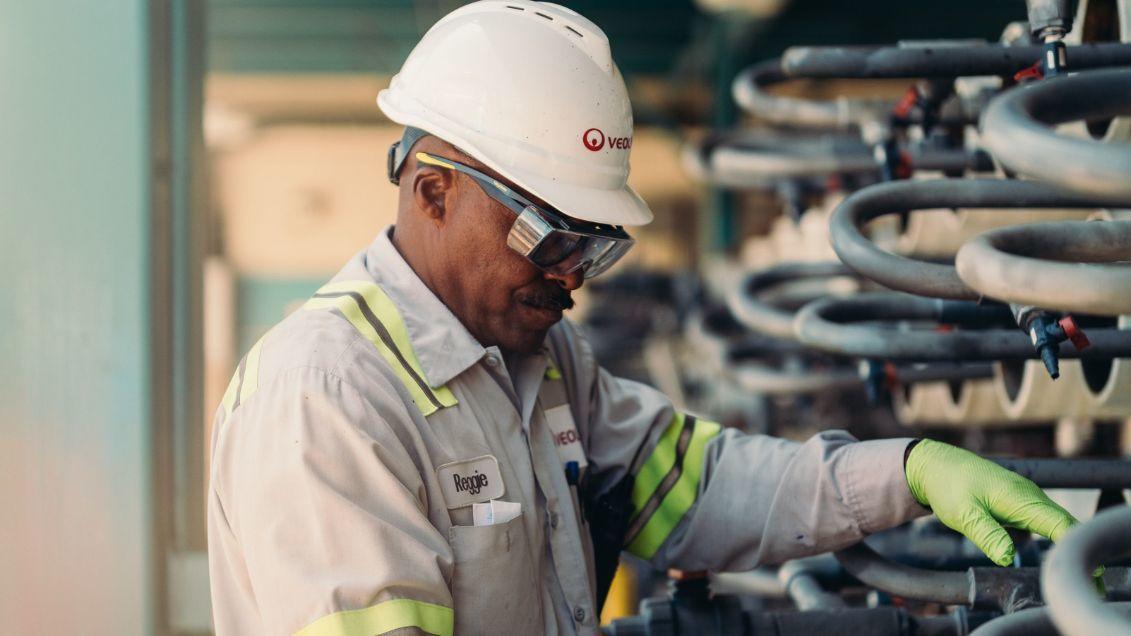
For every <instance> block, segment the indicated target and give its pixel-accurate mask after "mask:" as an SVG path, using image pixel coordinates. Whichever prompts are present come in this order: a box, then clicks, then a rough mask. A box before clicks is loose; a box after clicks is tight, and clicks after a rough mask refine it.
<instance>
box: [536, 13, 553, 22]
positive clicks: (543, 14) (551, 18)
mask: <svg viewBox="0 0 1131 636" xmlns="http://www.w3.org/2000/svg"><path fill="white" fill-rule="evenodd" d="M534 15H540V16H542V17H543V18H546V19H547V20H549V21H551V22H553V21H554V18H553V17H551V16H548V15H546V14H545V13H542V12H541V11H535V12H534Z"/></svg>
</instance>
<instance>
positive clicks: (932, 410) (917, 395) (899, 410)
mask: <svg viewBox="0 0 1131 636" xmlns="http://www.w3.org/2000/svg"><path fill="white" fill-rule="evenodd" d="M950 404H951V397H950V385H949V384H948V383H946V382H917V383H915V384H910V385H904V386H901V387H899V388H898V389H897V390H895V391H893V392H892V409H893V410H894V411H895V419H897V420H899V423H900V424H903V425H904V426H945V425H947V417H946V411H947V407H948V406H950Z"/></svg>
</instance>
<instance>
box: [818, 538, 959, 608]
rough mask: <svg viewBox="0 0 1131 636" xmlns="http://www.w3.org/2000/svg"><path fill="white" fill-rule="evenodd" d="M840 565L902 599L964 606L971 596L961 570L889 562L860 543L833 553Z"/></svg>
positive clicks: (865, 581) (859, 577)
mask: <svg viewBox="0 0 1131 636" xmlns="http://www.w3.org/2000/svg"><path fill="white" fill-rule="evenodd" d="M835 556H836V560H837V561H839V562H840V564H841V566H843V567H844V569H845V570H846V571H847V572H848V573H849V574H851V575H852V576H855V577H856V578H858V579H860V581H861V582H863V583H865V584H866V585H870V586H872V587H874V588H876V589H878V590H882V591H884V592H888V593H889V594H895V595H897V596H901V597H903V598H910V599H917V600H921V601H935V602H938V603H946V604H949V605H968V604H970V603H971V602H972V601H973V599H972V592H971V583H970V578H969V577H968V576H967V574H966V573H965V572H944V571H934V570H923V569H919V568H913V567H910V566H906V565H903V564H900V563H896V562H895V561H889V560H888V559H885V558H884V557H882V556H880V555H879V554H878V553H876V551H875V550H873V549H872V548H870V547H868V546H867V545H865V544H864V543H857V544H856V545H854V546H850V547H848V548H845V549H843V550H839V551H837V552H836V553H835Z"/></svg>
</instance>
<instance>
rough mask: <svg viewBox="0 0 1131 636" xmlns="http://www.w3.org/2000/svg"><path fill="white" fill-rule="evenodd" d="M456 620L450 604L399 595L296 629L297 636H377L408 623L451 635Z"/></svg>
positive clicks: (422, 629) (444, 635) (423, 629)
mask: <svg viewBox="0 0 1131 636" xmlns="http://www.w3.org/2000/svg"><path fill="white" fill-rule="evenodd" d="M454 622H455V614H454V613H453V612H452V608H450V607H444V606H443V605H436V604H433V603H425V602H423V601H414V600H412V599H408V598H398V599H394V600H391V601H385V602H383V603H378V604H376V605H374V606H372V607H367V608H365V609H359V610H346V611H344V612H336V613H334V614H329V615H327V616H323V617H322V618H320V619H318V620H316V621H314V622H313V623H311V624H309V625H307V626H306V627H304V628H302V629H300V630H299V631H297V632H295V636H377V634H384V633H387V632H391V631H393V630H394V629H404V628H406V627H415V628H417V629H420V630H421V631H424V632H427V633H429V634H439V635H440V636H451V634H452V631H453V629H454Z"/></svg>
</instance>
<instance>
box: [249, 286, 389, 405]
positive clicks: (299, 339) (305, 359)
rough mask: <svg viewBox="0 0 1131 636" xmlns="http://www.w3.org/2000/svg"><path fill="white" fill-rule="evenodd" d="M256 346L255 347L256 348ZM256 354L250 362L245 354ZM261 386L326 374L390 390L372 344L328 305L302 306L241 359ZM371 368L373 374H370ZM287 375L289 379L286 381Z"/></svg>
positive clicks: (364, 388) (369, 387)
mask: <svg viewBox="0 0 1131 636" xmlns="http://www.w3.org/2000/svg"><path fill="white" fill-rule="evenodd" d="M256 349H259V351H256ZM253 356H257V357H258V360H255V361H254V363H253V361H252V360H251V357H253ZM241 366H243V367H244V369H245V372H246V369H247V368H248V367H254V369H255V370H256V372H257V373H258V376H259V377H258V382H259V384H260V385H261V386H266V385H268V384H271V383H273V382H274V381H275V380H280V381H283V382H284V383H293V382H294V381H296V380H298V379H300V378H302V377H304V376H306V373H301V372H300V371H305V372H313V373H314V374H315V375H319V376H331V377H333V378H335V379H337V380H338V381H341V382H344V383H346V384H348V385H351V386H352V387H353V388H355V389H357V390H358V391H360V392H362V393H369V392H370V391H371V390H377V391H379V392H381V393H383V394H390V395H391V394H395V389H393V384H392V382H391V380H390V376H389V375H388V374H387V373H383V372H381V371H382V369H383V368H384V367H386V366H387V365H386V364H385V362H384V360H383V359H382V358H381V356H380V355H379V353H378V352H377V350H376V349H375V348H374V346H373V345H372V343H370V342H369V341H368V340H366V339H365V337H364V336H363V334H362V333H361V332H359V331H358V330H357V328H356V327H354V326H353V325H352V324H351V323H350V322H349V321H348V320H347V319H346V318H345V317H344V316H342V315H341V314H340V313H338V312H337V311H333V310H331V309H328V308H310V307H308V306H303V307H302V308H300V309H298V310H296V311H294V312H293V313H291V314H290V315H289V316H287V317H286V318H285V319H283V321H282V322H280V323H279V324H277V325H275V326H274V327H272V328H271V329H270V330H269V331H268V332H267V333H266V334H265V335H264V336H263V337H262V338H261V339H260V340H259V342H257V343H256V345H255V346H254V347H253V348H252V350H251V351H250V352H249V353H248V355H247V357H245V359H244V361H243V363H242V365H241ZM375 371H376V372H375ZM288 378H289V380H287V379H288Z"/></svg>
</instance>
